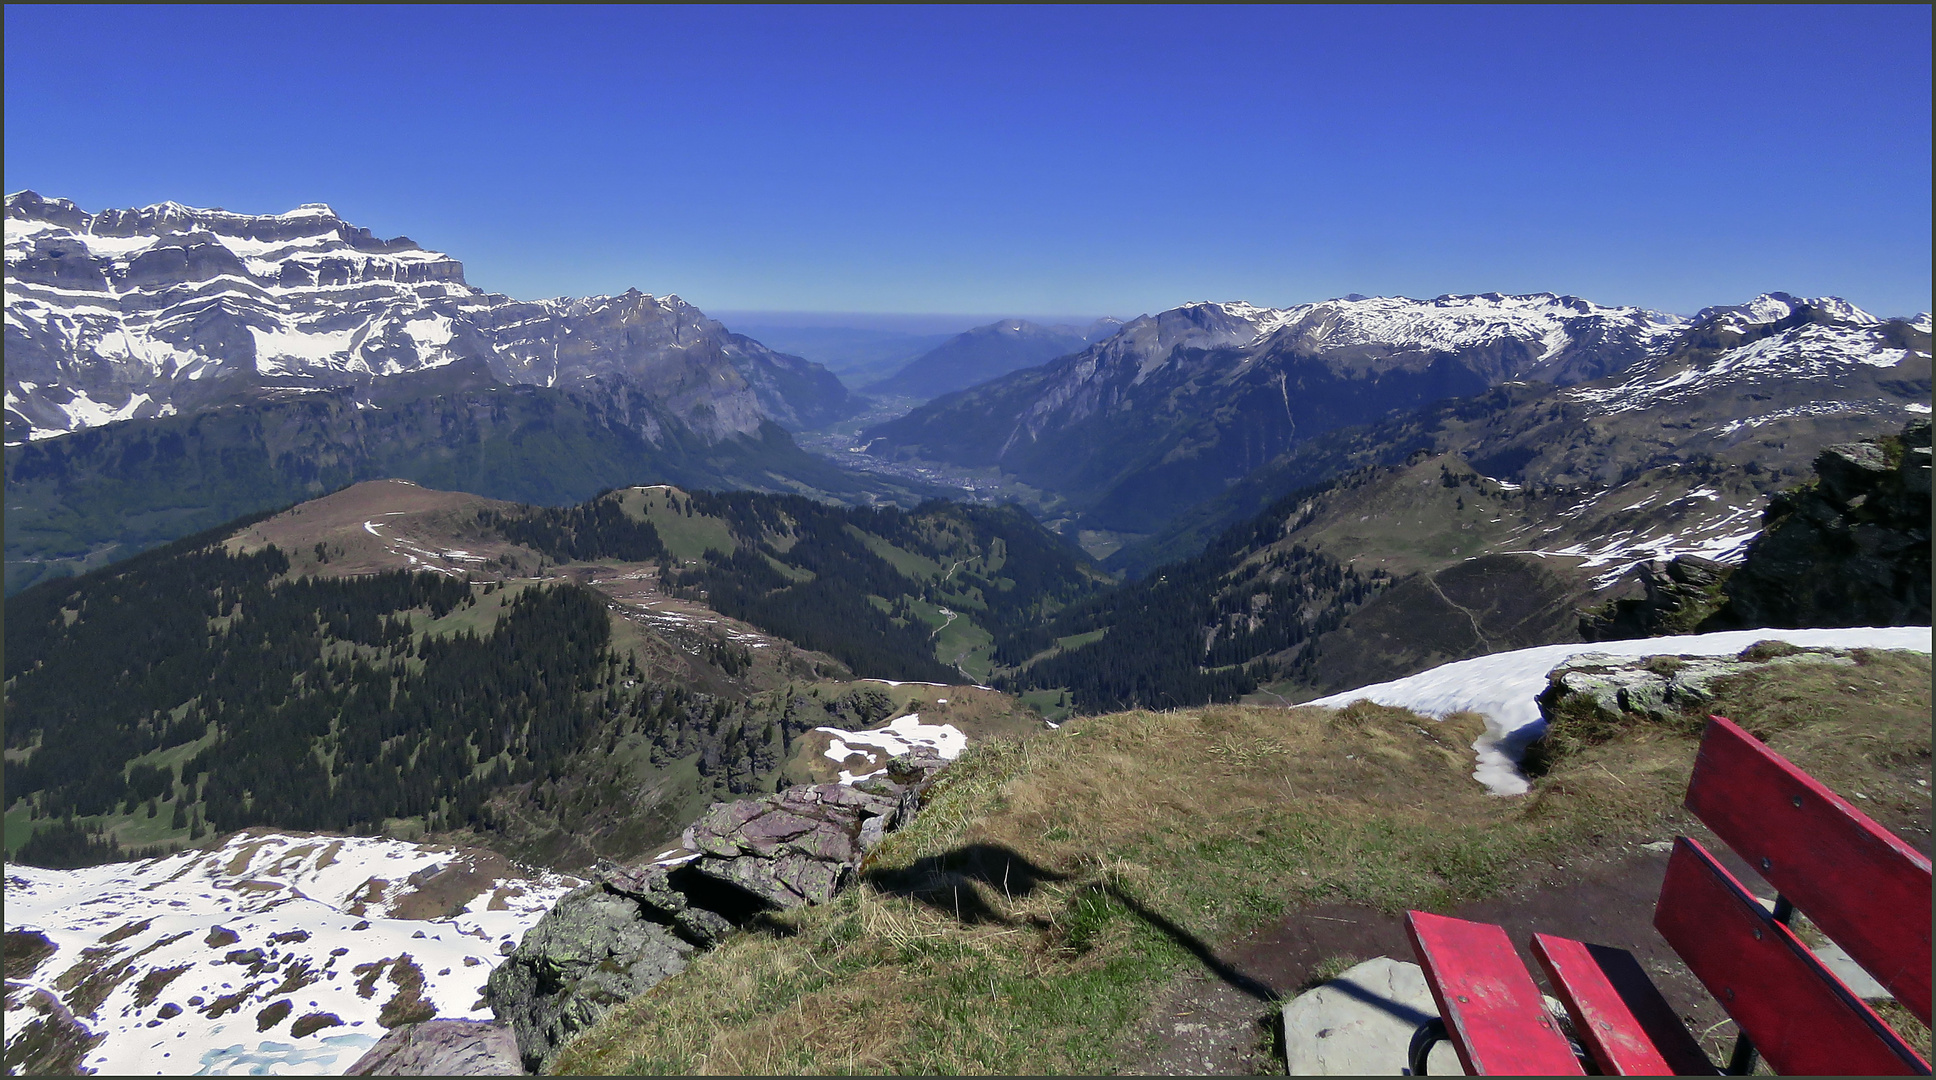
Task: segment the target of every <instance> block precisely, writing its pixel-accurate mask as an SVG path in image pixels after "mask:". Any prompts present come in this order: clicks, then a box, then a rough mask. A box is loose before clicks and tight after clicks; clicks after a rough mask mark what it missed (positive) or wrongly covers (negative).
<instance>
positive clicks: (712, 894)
mask: <svg viewBox="0 0 1936 1080" xmlns="http://www.w3.org/2000/svg"><path fill="white" fill-rule="evenodd" d="M945 765H946V762H944V761H943V760H942V759H940V758H938V757H932V756H926V755H920V754H910V755H906V756H903V757H898V758H895V759H893V760H892V761H890V762H889V764H888V769H887V774H886V775H885V776H880V777H876V778H874V779H872V780H869V781H862V782H861V783H859V784H855V785H851V786H849V785H846V784H816V785H806V786H797V787H790V788H788V789H786V790H785V791H783V792H780V793H778V794H775V795H767V796H763V797H761V798H757V799H742V800H740V801H738V802H732V803H717V804H715V805H714V806H713V807H712V809H711V810H710V811H708V812H707V814H706V815H705V816H704V817H703V818H701V819H700V820H699V821H697V822H695V823H694V824H693V825H692V827H691V828H689V829H687V830H686V836H685V846H686V848H687V850H688V852H689V853H691V854H689V855H688V856H687V857H686V858H685V859H684V860H683V861H678V860H668V861H665V862H658V863H648V864H643V865H638V866H633V867H618V866H609V867H606V868H605V870H604V871H603V873H602V874H600V875H599V876H600V878H601V880H600V881H598V882H597V883H595V884H592V885H587V886H585V887H584V888H581V889H578V890H576V891H574V892H572V893H569V894H567V895H566V896H565V897H564V898H563V899H561V900H560V901H558V904H557V906H556V907H554V908H553V909H552V910H551V912H550V913H549V914H547V915H546V916H545V917H544V918H543V919H542V920H540V921H539V922H538V924H537V925H536V926H534V927H532V928H531V930H530V932H529V933H527V934H526V935H525V937H524V940H523V941H522V942H521V943H520V944H519V945H518V947H517V949H516V950H515V951H513V952H512V953H511V954H510V955H509V956H508V957H507V958H506V959H505V961H504V963H503V964H501V965H499V966H498V967H497V968H496V969H495V970H494V971H492V972H491V978H490V983H489V985H488V987H487V989H486V993H485V996H486V999H487V1000H488V1001H489V1003H490V1006H491V1010H492V1011H493V1012H494V1013H496V1015H497V1017H498V1019H499V1020H500V1021H501V1022H504V1023H507V1024H509V1025H510V1028H511V1031H512V1032H513V1033H514V1034H515V1036H516V1038H517V1046H518V1052H519V1054H520V1055H522V1059H523V1062H524V1065H525V1067H526V1068H528V1069H530V1070H532V1071H534V1072H537V1071H542V1069H543V1068H544V1067H545V1065H546V1064H547V1063H548V1062H549V1061H550V1060H551V1058H552V1056H553V1055H555V1054H556V1053H557V1051H558V1048H559V1047H561V1046H563V1045H564V1043H565V1042H566V1041H567V1040H568V1039H570V1038H571V1037H572V1036H573V1035H575V1034H577V1033H578V1032H580V1031H582V1030H584V1029H585V1028H588V1027H590V1026H592V1025H593V1024H595V1023H597V1022H598V1019H599V1017H601V1016H603V1015H605V1013H607V1012H609V1011H610V1010H611V1009H612V1007H613V1006H615V1005H619V1004H621V1003H623V1002H625V1001H627V1000H628V999H630V998H632V997H635V996H637V995H639V994H642V993H644V992H645V991H647V990H648V989H651V988H652V987H653V986H656V985H658V984H659V983H660V982H661V981H663V980H665V979H667V978H670V977H671V976H673V975H676V974H678V973H679V972H681V971H683V970H685V967H686V964H687V963H688V962H689V961H690V959H691V957H692V956H693V954H694V953H695V952H697V951H700V950H704V949H708V948H711V947H712V946H713V945H715V944H717V943H718V942H719V941H720V940H721V939H722V938H724V937H725V936H726V935H727V934H730V933H732V932H733V931H734V930H735V929H737V928H738V927H739V926H741V925H744V924H747V923H749V922H752V921H754V920H756V919H758V918H759V917H760V915H761V913H763V912H767V911H774V910H784V909H787V908H795V907H800V906H802V905H804V904H818V903H825V902H826V901H828V900H830V899H832V898H833V895H834V893H835V892H836V891H837V890H838V889H840V888H841V887H842V886H844V885H845V884H847V883H848V882H850V881H851V880H852V879H853V877H854V875H855V874H856V873H858V872H859V870H860V866H861V863H862V861H863V860H864V859H865V858H866V856H867V854H868V853H869V852H871V851H873V849H874V848H875V847H877V846H879V844H880V843H881V841H882V839H884V838H885V837H886V835H887V834H888V833H889V832H891V831H893V830H895V829H898V828H900V827H901V826H902V825H904V824H906V823H907V822H908V821H909V820H910V819H912V818H913V816H914V814H915V813H916V811H917V810H918V809H919V807H920V801H921V796H922V794H923V793H924V792H925V791H926V790H927V788H928V786H929V784H931V783H932V782H933V780H934V776H935V774H936V773H937V772H939V771H940V770H941V769H942V768H943V767H945Z"/></svg>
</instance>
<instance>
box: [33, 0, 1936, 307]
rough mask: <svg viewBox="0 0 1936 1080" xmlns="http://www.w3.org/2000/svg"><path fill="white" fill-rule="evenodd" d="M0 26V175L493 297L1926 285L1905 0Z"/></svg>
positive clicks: (1105, 299) (1923, 139)
mask: <svg viewBox="0 0 1936 1080" xmlns="http://www.w3.org/2000/svg"><path fill="white" fill-rule="evenodd" d="M5 20H6V69H5V78H6V99H5V100H6V104H5V108H6V136H5V139H6V142H5V147H6V166H5V168H6V180H5V183H6V188H7V190H9V191H13V190H18V189H20V188H33V189H35V190H37V191H39V192H41V193H42V194H44V195H62V196H66V197H68V198H72V199H75V200H76V201H78V202H80V203H81V205H82V206H83V207H85V208H88V209H99V208H102V207H104V206H131V205H143V204H147V203H152V202H158V201H161V200H164V199H174V200H177V201H180V202H185V203H189V204H191V205H204V206H207V205H218V206H225V207H227V208H229V209H231V210H242V211H252V212H274V211H280V210H285V209H288V208H291V207H293V206H295V205H297V204H299V203H303V202H328V203H330V204H331V205H333V206H334V207H335V208H336V209H337V210H338V212H340V213H341V214H343V215H344V216H345V217H347V218H349V219H350V220H352V221H354V222H356V223H358V224H361V225H364V226H367V227H369V228H371V229H373V230H374V231H376V232H377V233H379V234H383V235H396V234H407V235H409V236H411V237H413V238H415V239H416V240H417V241H419V242H420V243H422V244H424V245H425V246H427V247H433V248H437V249H439V250H443V251H448V252H450V253H451V254H453V255H455V256H456V257H458V258H460V259H462V260H463V261H464V263H465V265H466V272H467V275H468V277H469V278H470V280H471V281H472V283H473V284H478V285H482V286H484V287H486V288H489V289H492V290H497V291H502V292H507V293H510V294H511V295H514V296H521V297H537V296H551V295H560V294H569V295H582V294H589V293H596V292H616V291H620V290H623V289H625V288H627V287H629V286H636V287H638V288H640V289H643V290H645V291H647V292H654V293H666V292H676V293H678V294H680V295H682V296H684V297H686V298H687V299H688V300H691V301H692V302H693V303H696V304H698V305H699V306H701V307H702V308H717V309H742V310H743V309H767V310H772V309H783V310H793V311H874V312H983V313H994V312H1008V313H1018V314H1019V313H1031V312H1056V313H1070V312H1086V313H1094V314H1103V313H1110V314H1118V315H1131V314H1136V313H1138V312H1142V311H1153V310H1157V309H1160V308H1163V307H1168V306H1172V305H1174V304H1177V303H1180V302H1183V301H1186V300H1193V299H1247V300H1251V301H1254V302H1257V303H1266V304H1286V303H1294V302H1299V301H1305V300H1314V299H1321V298H1324V297H1329V296H1336V295H1342V294H1345V293H1350V292H1361V293H1367V294H1385V293H1403V294H1407V295H1412V296H1435V295H1438V294H1441V293H1447V292H1479V291H1489V290H1500V291H1505V292H1531V291H1540V290H1550V291H1555V292H1570V293H1574V294H1577V295H1581V296H1585V297H1588V298H1590V299H1593V300H1597V301H1600V302H1602V303H1634V304H1644V305H1648V306H1652V307H1658V308H1664V309H1669V310H1675V311H1682V312H1691V311H1692V310H1694V309H1696V308H1699V307H1701V306H1703V305H1706V304H1712V303H1726V302H1734V301H1738V300H1742V299H1745V298H1747V297H1748V296H1751V295H1753V294H1755V293H1757V292H1761V291H1765V290H1774V289H1781V290H1787V291H1790V292H1796V293H1804V294H1817V295H1818V294H1822V293H1833V294H1837V295H1841V296H1844V297H1847V298H1849V299H1851V300H1853V301H1855V302H1856V303H1858V304H1861V305H1863V306H1865V307H1868V308H1871V309H1873V310H1876V311H1878V312H1879V313H1883V314H1896V313H1909V312H1913V311H1919V310H1926V309H1927V308H1928V307H1929V306H1930V300H1929V296H1930V261H1931V251H1930V234H1931V221H1930V205H1931V187H1930V158H1931V140H1930V128H1931V113H1930V99H1931V80H1930V50H1931V22H1930V9H1929V8H1928V7H1927V6H1916V7H1888V8H1843V7H1833V8H1806V7H1802V8H1797V7H1781V8H1740V7H1726V8H1639V9H1636V8H1630V7H1621V8H1610V9H1577V8H1558V9H1543V8H1519V7H1513V8H1498V9H1489V8H1478V9H1472V8H1428V9H1419V8H1409V7H1408V8H1341V9H1325V8H1282V9H1278V8H1261V9H1260V8H1252V7H1246V8H1234V9H1216V8H1210V9H1205V8H1197V7H1191V8H1125V9H1112V8H1095V7H1081V8H1061V9H1058V8H1048V9H1042V8H1023V9H1017V8H993V9H975V8H943V9H925V8H911V9H880V8H840V9H818V8H799V9H776V8H723V9H712V8H706V9H679V8H673V9H636V8H629V9H605V8H597V9H559V8H549V7H547V8H534V9H500V8H468V9H453V8H430V9H389V8H384V9H344V8H314V9H311V8H274V9H233V8H188V9H177V8H150V9H127V8H54V7H26V6H9V7H8V8H7V9H6V15H5Z"/></svg>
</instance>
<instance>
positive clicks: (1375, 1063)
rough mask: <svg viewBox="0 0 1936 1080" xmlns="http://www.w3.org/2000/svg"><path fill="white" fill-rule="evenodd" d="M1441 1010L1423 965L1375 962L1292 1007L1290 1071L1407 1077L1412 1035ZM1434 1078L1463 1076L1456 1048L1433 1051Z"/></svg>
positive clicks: (1287, 1026) (1287, 1048) (1287, 1030)
mask: <svg viewBox="0 0 1936 1080" xmlns="http://www.w3.org/2000/svg"><path fill="white" fill-rule="evenodd" d="M1438 1015H1439V1007H1438V1004H1437V1003H1436V1002H1434V1001H1433V1000H1432V990H1431V988H1430V987H1429V986H1427V985H1426V984H1425V972H1424V971H1423V970H1421V969H1420V968H1419V966H1418V965H1417V964H1412V963H1407V962H1405V961H1403V960H1393V959H1392V958H1390V957H1388V956H1380V957H1378V958H1376V959H1373V960H1367V961H1365V962H1364V963H1362V964H1359V965H1358V966H1356V967H1354V968H1352V969H1350V970H1349V971H1346V972H1345V973H1344V974H1342V975H1339V976H1338V977H1337V978H1335V979H1332V980H1331V981H1330V982H1328V983H1325V984H1324V985H1323V986H1320V987H1318V988H1316V989H1314V990H1309V991H1306V992H1305V993H1302V994H1299V995H1298V996H1297V997H1295V998H1293V999H1291V1000H1290V1001H1289V1002H1287V1003H1286V1004H1285V1005H1284V1064H1285V1071H1286V1072H1287V1073H1289V1074H1290V1075H1292V1076H1402V1075H1404V1074H1405V1073H1406V1071H1407V1061H1406V1055H1407V1054H1408V1053H1409V1052H1410V1050H1411V1045H1412V1035H1413V1034H1414V1033H1415V1032H1417V1031H1418V1029H1419V1028H1420V1027H1421V1026H1423V1025H1424V1024H1425V1023H1426V1022H1427V1021H1430V1020H1433V1019H1436V1018H1437V1017H1438ZM1425 1068H1426V1071H1427V1072H1428V1073H1430V1074H1432V1075H1434V1076H1463V1075H1465V1070H1464V1069H1463V1068H1461V1067H1460V1065H1459V1057H1458V1054H1457V1052H1456V1051H1454V1050H1453V1049H1452V1044H1450V1043H1444V1042H1442V1043H1440V1044H1438V1045H1437V1046H1435V1047H1433V1048H1432V1052H1431V1054H1430V1055H1429V1056H1428V1057H1427V1058H1426V1065H1425Z"/></svg>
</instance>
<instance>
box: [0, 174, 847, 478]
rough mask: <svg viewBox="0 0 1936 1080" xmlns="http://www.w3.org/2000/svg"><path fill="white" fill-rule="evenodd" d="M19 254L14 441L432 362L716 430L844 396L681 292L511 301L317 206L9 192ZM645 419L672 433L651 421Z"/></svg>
mask: <svg viewBox="0 0 1936 1080" xmlns="http://www.w3.org/2000/svg"><path fill="white" fill-rule="evenodd" d="M6 249H7V250H6V261H7V276H6V301H7V303H6V309H7V313H6V353H7V372H6V410H7V420H6V433H7V434H6V439H7V442H8V443H10V444H11V443H17V442H21V441H25V440H38V439H46V438H52V437H54V436H57V435H61V434H65V433H67V432H71V431H76V430H80V429H83V428H88V427H94V426H98V425H100V424H104V423H110V422H112V421H115V420H125V419H133V418H140V417H151V416H165V415H169V414H172V413H178V412H190V411H195V410H198V409H203V408H207V407H209V406H211V405H215V404H220V403H225V402H230V401H235V400H239V399H248V398H250V397H253V396H259V395H262V394H269V395H289V394H300V393H303V392H310V391H315V390H319V389H329V388H334V387H345V386H348V387H357V388H362V389H365V390H372V389H375V388H377V387H380V386H382V385H383V384H386V383H409V382H410V381H411V379H412V377H417V376H422V375H424V374H426V373H432V372H442V373H443V374H444V376H445V377H448V376H449V375H450V374H451V373H452V372H464V373H467V375H468V376H469V377H470V378H472V379H473V380H477V381H482V382H485V383H492V384H499V385H520V384H526V385H537V386H546V387H557V386H563V387H572V386H582V385H586V384H588V383H607V384H623V385H626V386H629V387H631V388H633V389H635V390H637V391H639V392H641V393H643V394H645V395H647V396H649V397H651V398H652V399H653V401H654V402H655V403H656V404H657V405H659V406H660V407H661V408H662V409H663V410H664V411H665V412H666V413H667V414H669V415H670V416H672V417H674V418H676V421H677V422H678V423H679V424H681V425H683V426H685V427H687V428H690V429H691V431H692V432H694V433H696V434H697V435H699V436H700V437H702V438H704V439H708V440H717V439H721V438H726V437H730V436H734V435H752V434H756V433H757V432H758V430H759V427H760V425H761V424H762V423H764V422H766V421H767V420H773V421H776V422H778V423H780V424H781V425H782V426H786V427H792V428H797V427H800V426H802V425H807V424H813V423H817V422H820V421H822V420H825V419H828V418H830V417H832V416H833V415H834V414H835V413H837V412H838V411H839V410H840V409H841V408H842V407H843V406H844V404H845V401H846V391H845V389H844V388H842V387H841V385H840V383H839V380H837V379H835V378H834V376H833V375H832V374H831V373H829V372H828V371H826V369H824V368H822V367H820V365H818V364H813V363H810V362H808V361H805V360H802V359H800V358H798V357H793V356H787V355H785V354H782V353H777V352H774V351H773V350H771V349H768V348H766V347H765V346H763V345H761V344H759V343H758V342H756V341H753V340H752V339H750V338H746V337H743V336H740V335H738V334H733V333H731V332H729V331H727V330H726V329H725V328H724V327H722V326H721V325H720V324H719V323H717V322H714V321H713V320H711V319H708V318H707V317H706V316H705V315H704V314H703V313H701V312H700V311H699V310H698V309H697V308H694V307H693V306H692V305H690V304H687V303H686V302H685V301H683V300H680V299H679V298H678V297H676V296H667V297H662V298H661V297H653V296H648V295H645V294H642V293H639V292H637V291H636V290H634V291H629V292H626V293H624V294H623V295H620V296H594V297H588V298H584V299H567V298H559V299H553V300H541V301H535V302H526V301H518V300H513V299H511V298H510V297H506V296H502V295H498V294H494V293H487V292H485V291H483V290H481V289H477V288H473V287H471V286H469V285H467V284H466V283H465V281H464V270H463V265H462V264H461V263H459V262H458V261H456V260H455V259H452V258H450V257H449V256H447V255H444V254H442V253H440V252H435V251H427V250H425V249H423V248H422V247H419V246H418V245H417V244H416V243H415V242H414V241H412V240H410V239H409V238H408V237H397V238H394V239H390V240H383V239H379V238H377V237H375V236H373V235H371V233H370V232H369V230H367V229H362V228H358V227H356V226H353V225H350V224H349V223H347V222H345V221H343V220H342V219H341V218H340V217H338V216H337V215H336V213H335V212H334V211H332V210H331V209H330V208H329V207H327V206H324V205H321V204H310V205H305V206H302V207H299V208H297V209H295V210H292V211H290V212H288V213H285V214H272V215H252V214H236V213H230V212H227V211H223V210H204V209H196V208H192V207H186V206H182V205H180V204H177V203H163V204H161V205H158V206H150V207H144V208H141V209H137V210H104V211H101V212H100V213H93V214H90V213H88V212H86V211H83V210H81V209H80V208H79V207H78V206H76V205H75V204H73V203H72V202H69V201H67V200H65V199H45V198H42V197H40V196H39V195H37V194H35V193H33V192H31V191H23V192H17V193H15V194H12V195H9V196H7V199H6ZM640 434H642V435H644V436H645V437H646V438H647V439H648V441H651V442H653V443H654V444H655V445H656V444H657V443H658V441H659V437H660V435H659V432H658V431H657V430H656V429H652V430H644V431H641V432H640Z"/></svg>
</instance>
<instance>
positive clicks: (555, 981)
mask: <svg viewBox="0 0 1936 1080" xmlns="http://www.w3.org/2000/svg"><path fill="white" fill-rule="evenodd" d="M693 951H694V946H693V945H692V943H691V942H688V941H686V940H685V939H683V938H682V937H680V936H679V935H678V934H677V933H675V932H674V931H673V929H672V928H671V927H669V926H667V925H666V924H664V923H661V922H658V921H656V920H654V919H653V918H651V917H650V915H649V914H648V913H647V911H646V909H645V907H644V905H642V904H641V903H640V902H639V901H638V900H636V899H634V898H632V897H630V896H627V895H625V894H624V893H622V892H619V891H617V890H615V889H612V888H610V887H609V886H607V885H605V884H603V883H600V884H595V885H587V886H585V887H583V888H580V889H576V890H573V891H572V892H570V893H567V894H566V895H565V896H564V898H563V899H561V900H559V901H558V904H557V906H556V907H553V908H552V909H551V911H550V912H548V913H547V914H546V915H545V917H544V918H542V919H540V920H538V923H537V925H536V926H533V927H532V928H531V929H530V930H529V931H528V932H526V934H525V935H524V940H523V941H522V942H521V943H519V945H518V947H517V948H516V949H515V950H513V951H512V953H511V955H510V956H509V957H507V958H506V959H505V961H504V962H503V963H502V964H499V965H498V967H497V969H496V970H494V971H492V972H491V977H490V981H489V982H488V983H487V984H486V988H485V994H484V996H485V1000H486V1001H487V1002H489V1003H490V1006H491V1011H492V1012H493V1013H495V1014H496V1015H497V1018H498V1019H499V1020H501V1021H504V1022H506V1023H508V1024H510V1026H511V1030H512V1032H513V1033H514V1034H515V1035H516V1037H517V1045H518V1052H519V1055H520V1057H521V1059H522V1061H523V1063H524V1066H525V1068H527V1069H529V1070H530V1071H532V1072H538V1071H540V1070H541V1069H542V1068H543V1067H544V1065H545V1064H546V1063H547V1062H548V1061H549V1060H550V1059H551V1057H552V1055H553V1054H555V1053H557V1050H558V1048H559V1047H560V1046H562V1045H564V1043H565V1041H566V1040H567V1039H569V1038H570V1037H571V1036H572V1035H574V1034H576V1033H577V1032H579V1031H581V1030H583V1029H584V1028H588V1027H590V1026H591V1025H592V1024H594V1023H596V1022H597V1021H598V1018H599V1017H601V1016H603V1015H604V1014H605V1013H606V1012H607V1011H608V1010H609V1009H611V1008H612V1006H614V1005H617V1004H619V1003H621V1002H624V1001H626V1000H629V999H630V998H632V997H634V996H636V995H638V994H642V993H644V992H645V991H647V990H649V989H651V988H652V987H654V986H656V985H658V984H659V982H661V981H662V980H664V979H666V978H667V977H669V976H672V975H676V974H678V973H679V972H680V971H683V970H684V969H685V966H686V961H687V958H689V957H690V956H691V955H692V954H693Z"/></svg>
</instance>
